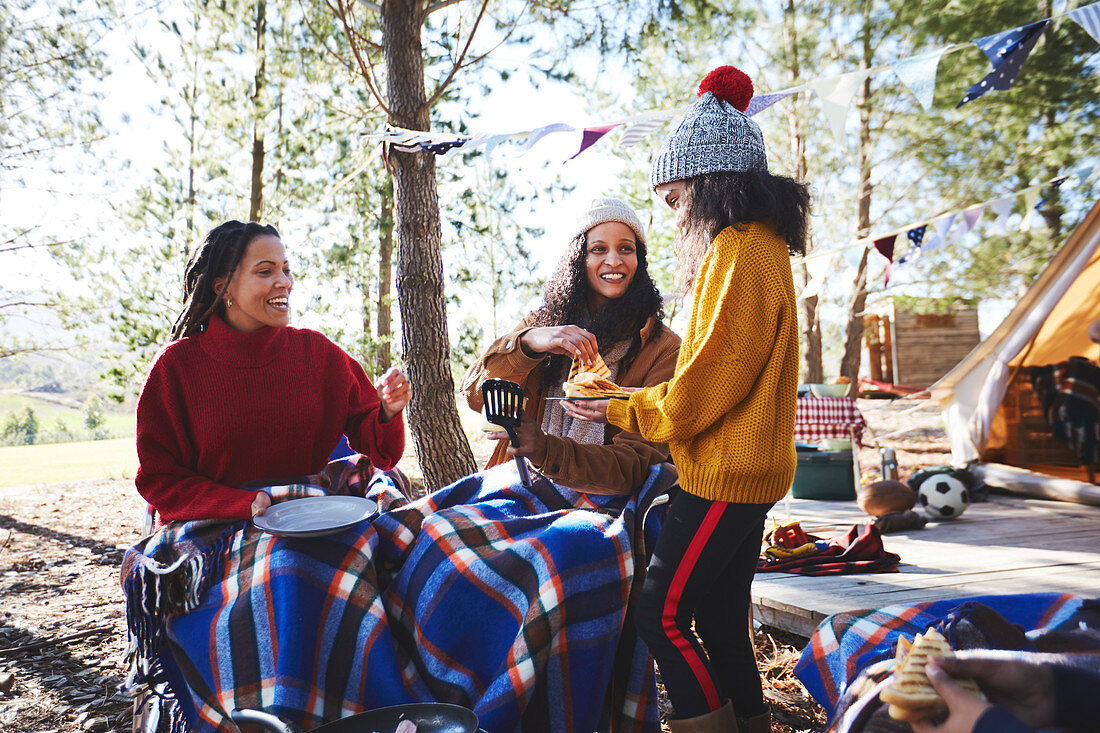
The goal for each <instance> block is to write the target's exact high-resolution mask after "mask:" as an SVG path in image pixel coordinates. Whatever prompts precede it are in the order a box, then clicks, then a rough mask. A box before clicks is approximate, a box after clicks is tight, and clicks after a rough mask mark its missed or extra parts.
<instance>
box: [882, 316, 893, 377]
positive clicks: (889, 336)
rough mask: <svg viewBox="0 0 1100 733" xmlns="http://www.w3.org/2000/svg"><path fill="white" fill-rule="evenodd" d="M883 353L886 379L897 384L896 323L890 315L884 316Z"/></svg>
mask: <svg viewBox="0 0 1100 733" xmlns="http://www.w3.org/2000/svg"><path fill="white" fill-rule="evenodd" d="M882 355H883V361H884V362H886V369H885V370H884V372H885V374H884V375H883V376H885V377H886V381H887V382H889V383H890V384H896V382H895V381H894V324H893V323H891V322H890V316H883V317H882Z"/></svg>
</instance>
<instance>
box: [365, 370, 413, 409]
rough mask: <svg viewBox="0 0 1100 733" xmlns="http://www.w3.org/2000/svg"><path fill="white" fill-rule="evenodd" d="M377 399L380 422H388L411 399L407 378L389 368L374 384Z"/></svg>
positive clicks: (398, 371)
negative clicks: (380, 404)
mask: <svg viewBox="0 0 1100 733" xmlns="http://www.w3.org/2000/svg"><path fill="white" fill-rule="evenodd" d="M374 387H375V389H377V390H378V399H379V400H381V401H382V422H388V421H390V420H392V419H393V418H394V416H396V415H397V413H399V412H401V411H402V410H404V409H405V405H407V404H409V398H410V397H412V390H411V389H410V387H409V378H408V377H406V376H405V373H404V372H403V371H401V370H400V369H398V368H397V367H390V368H389V369H387V370H386V373H385V374H383V375H382V376H381V377H379V378H378V381H377V382H375V383H374Z"/></svg>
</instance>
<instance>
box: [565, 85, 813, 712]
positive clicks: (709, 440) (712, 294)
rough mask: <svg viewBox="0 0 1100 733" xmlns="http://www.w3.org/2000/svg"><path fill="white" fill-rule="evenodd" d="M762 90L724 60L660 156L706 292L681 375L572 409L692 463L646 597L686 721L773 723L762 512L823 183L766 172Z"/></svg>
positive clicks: (648, 627)
mask: <svg viewBox="0 0 1100 733" xmlns="http://www.w3.org/2000/svg"><path fill="white" fill-rule="evenodd" d="M751 99H752V81H751V80H750V79H749V78H748V76H746V75H745V74H744V73H743V72H741V71H739V70H737V69H735V68H734V67H732V66H724V67H721V68H719V69H715V70H714V71H712V72H711V73H710V74H709V75H708V76H707V77H706V78H705V79H704V80H703V83H702V84H700V86H699V98H698V99H697V100H696V101H695V102H694V103H693V104H692V105H691V107H690V108H689V109H688V111H687V113H686V114H685V115H684V118H683V119H682V120H681V121H680V123H679V125H678V126H677V128H676V129H675V130H674V131H673V132H672V134H671V135H669V136H668V138H667V139H666V140H665V143H664V145H663V146H662V148H661V151H660V152H659V153H658V155H657V157H656V159H655V160H654V162H653V168H652V173H651V174H650V184H651V185H652V186H653V188H654V190H655V191H656V192H657V195H658V196H659V197H660V198H661V199H662V200H663V201H664V202H665V203H666V204H668V206H669V207H670V208H672V209H673V211H674V212H675V216H676V225H677V227H678V228H679V229H680V237H679V241H678V247H679V251H678V254H679V259H680V264H681V268H682V272H681V275H682V282H683V284H684V287H685V290H687V291H689V292H691V293H692V294H693V300H692V310H691V317H690V319H689V321H688V331H687V334H686V335H685V337H684V345H683V348H682V349H681V351H680V357H679V361H678V362H677V364H676V373H675V374H674V375H673V377H672V378H671V379H670V380H669V381H668V382H666V383H664V384H660V385H657V386H655V387H651V388H649V389H644V390H641V391H639V392H635V393H633V394H632V395H631V396H630V399H629V401H627V400H613V401H611V404H608V402H607V401H596V402H583V403H579V402H577V403H570V404H569V408H568V409H569V411H570V413H571V414H573V415H574V416H575V417H579V418H585V419H591V420H596V421H603V420H606V421H607V422H608V423H609V424H611V425H614V426H616V427H618V428H620V429H622V430H629V431H631V432H636V433H639V434H640V435H642V436H643V437H645V438H646V439H648V440H663V441H667V442H668V444H669V449H670V450H671V452H672V458H673V461H674V462H675V463H676V468H677V470H678V471H679V473H680V487H681V488H682V489H683V491H681V492H679V493H678V494H676V495H675V496H674V497H673V498H672V500H671V502H670V503H669V506H668V510H667V513H666V515H665V520H664V522H663V523H662V525H661V535H660V537H659V538H658V540H657V545H656V547H655V548H654V551H653V559H652V560H651V561H650V564H649V569H648V571H647V574H646V579H645V585H644V586H643V588H642V595H641V598H640V599H639V602H638V607H637V609H636V612H637V615H636V624H637V626H638V634H639V635H640V636H641V637H642V639H643V640H645V642H646V645H647V646H648V647H649V649H650V651H651V652H652V653H653V657H654V659H656V661H657V666H658V667H659V668H660V670H661V679H662V680H663V682H664V685H665V689H666V690H667V692H668V696H669V699H670V700H671V702H672V706H673V708H674V709H675V712H676V718H675V719H674V720H671V721H669V723H670V727H671V728H672V730H673V731H674V732H683V733H687V732H689V731H690V732H692V733H696V732H698V733H702V732H704V731H714V732H715V733H717V732H718V731H722V732H723V733H729V732H730V731H738V730H740V731H742V732H743V733H745V732H747V733H761V732H763V731H767V730H770V715H769V711H768V708H767V706H766V704H765V703H764V697H763V693H762V691H761V684H760V673H759V671H758V670H757V668H756V660H755V656H754V650H753V647H752V640H751V639H750V638H749V635H748V634H747V633H746V629H747V628H748V621H749V604H750V600H749V599H750V596H749V588H750V586H751V584H752V578H753V575H754V573H755V572H756V564H757V560H758V558H759V555H760V540H761V535H762V533H763V525H764V517H765V516H766V515H767V512H768V510H769V509H770V508H771V507H772V505H773V504H774V503H775V502H776V501H777V500H778V499H780V498H782V497H783V495H784V494H786V493H787V490H788V489H789V488H790V485H791V479H792V478H793V476H794V468H795V452H794V414H795V398H796V390H797V385H798V308H797V303H796V301H795V297H794V285H793V283H792V278H791V263H790V255H791V254H796V253H799V254H800V253H802V252H803V251H804V250H805V240H806V218H807V214H808V211H809V194H808V192H807V190H806V187H805V185H803V184H802V183H799V182H797V181H793V180H791V179H790V178H784V177H781V176H774V175H772V174H770V173H769V172H768V164H767V158H766V156H765V153H764V138H763V135H762V134H761V133H760V128H759V127H757V125H756V123H754V122H753V121H752V120H751V119H750V118H749V117H748V116H747V115H745V114H744V112H745V110H746V109H747V107H748V104H749V101H750V100H751ZM696 634H698V638H697V637H696ZM700 639H702V643H701V644H700Z"/></svg>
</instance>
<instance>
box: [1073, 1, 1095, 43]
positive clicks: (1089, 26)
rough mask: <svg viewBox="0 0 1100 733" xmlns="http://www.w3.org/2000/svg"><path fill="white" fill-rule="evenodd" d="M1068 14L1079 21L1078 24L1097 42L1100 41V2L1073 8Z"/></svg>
mask: <svg viewBox="0 0 1100 733" xmlns="http://www.w3.org/2000/svg"><path fill="white" fill-rule="evenodd" d="M1067 15H1069V17H1071V18H1073V19H1074V20H1075V21H1077V24H1078V25H1079V26H1081V27H1082V28H1084V29H1085V31H1086V32H1088V34H1089V35H1090V36H1092V37H1093V38H1094V39H1095V40H1096V42H1097V43H1100V3H1093V4H1092V5H1086V6H1085V7H1083V8H1077V9H1076V10H1071V11H1069V13H1067Z"/></svg>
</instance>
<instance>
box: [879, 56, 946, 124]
mask: <svg viewBox="0 0 1100 733" xmlns="http://www.w3.org/2000/svg"><path fill="white" fill-rule="evenodd" d="M948 48H949V47H948V46H944V47H943V48H938V49H936V50H935V51H931V52H929V53H925V54H921V55H920V56H913V57H912V58H908V59H902V60H901V61H895V62H894V63H892V64H890V68H891V69H892V70H893V72H894V74H895V75H897V77H898V79H900V80H901V83H902V84H904V85H905V86H906V88H907V89H908V90H909V91H910V92H912V93H913V96H914V97H916V98H917V101H918V102H920V106H921V107H924V109H925V111H928V110H930V109H932V97H933V96H934V95H935V93H936V69H937V68H938V67H939V65H940V57H942V56H943V54H944V52H945V51H947V49H948Z"/></svg>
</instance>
